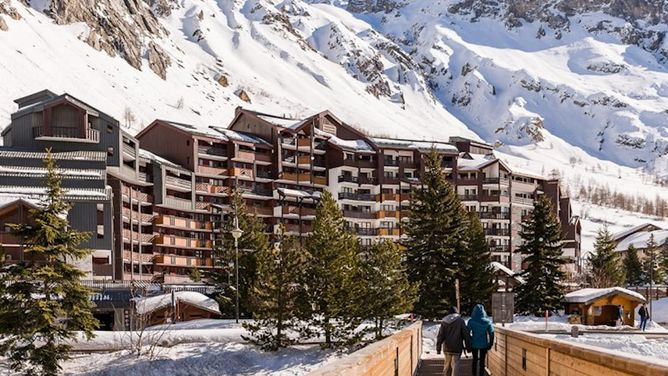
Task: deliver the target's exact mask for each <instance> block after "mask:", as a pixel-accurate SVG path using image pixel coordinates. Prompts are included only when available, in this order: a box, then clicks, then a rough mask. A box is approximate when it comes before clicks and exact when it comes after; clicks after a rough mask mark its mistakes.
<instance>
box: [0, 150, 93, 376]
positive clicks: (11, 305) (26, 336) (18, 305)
mask: <svg viewBox="0 0 668 376" xmlns="http://www.w3.org/2000/svg"><path fill="white" fill-rule="evenodd" d="M45 162H46V169H47V178H46V184H47V191H46V196H45V198H44V200H43V201H42V202H41V203H40V206H39V209H36V210H33V211H31V213H30V215H29V217H30V220H31V223H32V225H30V226H29V225H27V224H17V225H13V226H12V231H13V232H14V233H15V234H16V236H17V237H21V238H24V239H26V242H25V255H26V257H25V261H21V262H19V263H17V264H13V265H6V266H4V267H2V269H1V270H0V354H2V355H3V356H6V357H7V361H8V363H9V367H10V369H11V370H12V371H13V372H15V373H18V374H20V373H25V374H26V375H49V376H50V375H57V374H58V373H59V371H60V364H59V363H60V362H61V361H63V360H66V359H68V358H69V352H70V350H71V348H72V346H71V344H70V343H68V341H71V340H73V339H75V338H76V337H77V335H78V333H83V335H84V336H85V337H86V338H89V339H90V338H92V337H93V330H94V329H95V328H97V326H98V322H97V320H96V319H95V318H94V317H93V314H92V313H91V309H92V303H91V301H90V293H91V291H90V290H89V289H87V288H86V287H85V286H84V285H83V284H82V283H81V278H82V277H84V276H85V273H84V272H82V271H81V270H80V269H79V268H77V267H76V266H75V265H73V264H71V263H68V262H67V260H70V261H72V260H76V259H81V258H83V257H89V256H90V253H91V250H89V249H83V248H80V247H79V245H80V244H81V243H82V242H83V241H85V240H86V239H88V234H86V233H81V232H77V231H74V230H72V228H71V227H70V226H69V223H68V221H67V213H68V212H69V210H70V208H71V205H70V204H69V203H68V202H66V201H65V199H64V195H63V191H62V188H61V178H60V176H59V175H58V172H57V167H56V163H55V160H54V159H53V156H52V155H51V151H50V150H47V156H46V160H45Z"/></svg>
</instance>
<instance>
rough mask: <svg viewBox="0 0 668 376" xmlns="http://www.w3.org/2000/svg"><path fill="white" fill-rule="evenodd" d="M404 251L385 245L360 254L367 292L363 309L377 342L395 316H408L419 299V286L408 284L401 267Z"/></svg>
mask: <svg viewBox="0 0 668 376" xmlns="http://www.w3.org/2000/svg"><path fill="white" fill-rule="evenodd" d="M403 253H404V251H403V250H402V249H401V248H400V246H399V245H397V244H396V243H394V242H391V241H383V242H380V243H378V244H375V245H374V246H373V247H371V248H370V249H369V250H368V251H366V252H363V253H362V254H361V267H360V269H359V270H360V279H361V280H362V281H363V282H364V286H363V287H364V290H363V291H364V292H363V294H362V299H361V301H360V308H361V309H362V315H363V318H364V319H367V320H371V321H373V323H374V333H375V336H376V339H380V338H382V336H383V330H384V329H385V327H387V325H388V321H389V320H391V319H392V318H393V317H394V316H396V315H399V314H402V313H408V312H410V310H411V309H412V308H413V303H415V300H416V299H417V287H418V286H417V284H416V283H412V282H409V281H408V277H407V275H406V271H405V269H404V265H403V264H402V258H403Z"/></svg>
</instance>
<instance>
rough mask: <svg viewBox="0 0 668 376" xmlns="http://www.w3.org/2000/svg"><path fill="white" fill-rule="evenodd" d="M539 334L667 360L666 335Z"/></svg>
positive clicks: (625, 353) (627, 353) (626, 353)
mask: <svg viewBox="0 0 668 376" xmlns="http://www.w3.org/2000/svg"><path fill="white" fill-rule="evenodd" d="M541 336H543V337H549V338H555V339H559V340H563V341H568V342H574V343H580V344H584V345H589V346H595V347H601V348H605V349H609V350H615V351H616V352H618V353H623V354H624V355H640V356H646V357H651V358H654V359H663V360H668V336H667V337H661V338H652V337H647V336H644V335H642V334H637V335H636V334H632V335H622V334H595V333H592V334H585V335H582V336H580V337H578V338H572V337H571V336H568V335H550V334H544V335H541Z"/></svg>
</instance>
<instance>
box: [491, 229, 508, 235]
mask: <svg viewBox="0 0 668 376" xmlns="http://www.w3.org/2000/svg"><path fill="white" fill-rule="evenodd" d="M485 235H493V236H510V229H507V228H486V229H485Z"/></svg>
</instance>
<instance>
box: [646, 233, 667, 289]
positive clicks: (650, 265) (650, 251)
mask: <svg viewBox="0 0 668 376" xmlns="http://www.w3.org/2000/svg"><path fill="white" fill-rule="evenodd" d="M644 253H645V257H644V258H643V271H644V272H645V273H644V274H645V283H653V284H656V283H657V282H658V281H662V280H663V272H662V270H661V267H660V265H659V262H660V260H659V252H658V250H657V244H656V241H655V240H654V234H650V236H649V240H647V244H646V245H645V252H644Z"/></svg>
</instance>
